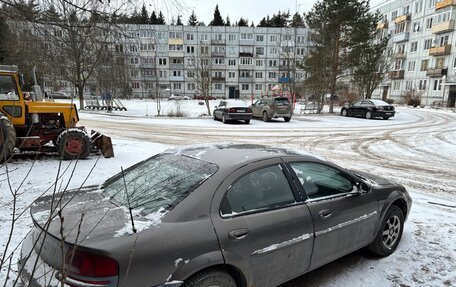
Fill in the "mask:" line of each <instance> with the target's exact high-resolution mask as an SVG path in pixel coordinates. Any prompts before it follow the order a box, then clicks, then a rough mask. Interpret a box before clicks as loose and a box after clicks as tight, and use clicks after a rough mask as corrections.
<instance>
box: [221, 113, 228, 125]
mask: <svg viewBox="0 0 456 287" xmlns="http://www.w3.org/2000/svg"><path fill="white" fill-rule="evenodd" d="M227 121H228V120H227V119H226V117H225V114H223V115H222V122H223V123H224V124H226V123H227Z"/></svg>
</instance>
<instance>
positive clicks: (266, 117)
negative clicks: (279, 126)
mask: <svg viewBox="0 0 456 287" xmlns="http://www.w3.org/2000/svg"><path fill="white" fill-rule="evenodd" d="M263 122H269V116H268V113H267V112H266V111H264V112H263Z"/></svg>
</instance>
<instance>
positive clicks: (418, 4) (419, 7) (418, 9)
mask: <svg viewBox="0 0 456 287" xmlns="http://www.w3.org/2000/svg"><path fill="white" fill-rule="evenodd" d="M422 9H423V2H421V1H418V2H415V13H421V10H422Z"/></svg>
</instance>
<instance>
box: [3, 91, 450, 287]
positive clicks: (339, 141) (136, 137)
mask: <svg viewBox="0 0 456 287" xmlns="http://www.w3.org/2000/svg"><path fill="white" fill-rule="evenodd" d="M125 105H126V106H127V107H128V108H129V110H128V111H127V112H117V111H114V112H113V113H112V114H106V113H105V112H104V111H80V112H79V115H80V117H81V122H80V124H81V125H84V126H86V127H87V128H89V129H95V130H99V131H101V132H103V133H105V134H107V135H110V136H111V137H112V139H113V143H114V150H115V157H114V158H110V159H104V158H98V157H95V156H92V157H90V158H89V159H87V160H84V161H79V162H62V163H61V166H59V164H60V163H59V161H58V158H57V156H55V155H35V154H28V155H18V156H16V157H15V158H14V159H13V161H12V162H10V163H9V164H8V165H4V166H2V168H1V169H0V190H1V197H0V206H1V209H0V222H1V225H0V233H1V234H2V236H1V237H0V250H1V251H0V252H3V250H4V248H5V245H6V244H7V241H8V236H5V235H6V234H9V233H10V231H11V219H12V213H13V211H14V212H15V214H16V216H19V215H20V216H19V218H18V219H17V221H16V222H15V223H16V224H15V225H14V229H13V236H12V238H11V240H12V241H11V243H10V247H9V248H8V252H7V253H6V256H5V258H6V259H7V260H8V259H9V256H10V254H12V253H14V255H13V257H12V262H15V261H16V258H17V256H18V253H17V250H16V252H14V251H15V248H16V247H17V246H19V245H20V243H21V240H22V239H23V238H24V237H25V235H26V234H27V232H28V231H29V229H30V228H31V226H32V222H31V218H30V216H29V214H28V212H27V208H28V206H29V205H30V204H31V203H32V202H33V200H34V199H35V198H37V197H38V196H40V195H41V194H44V193H46V191H48V192H49V190H52V189H53V184H54V183H55V182H57V186H58V187H62V186H66V185H67V184H68V188H73V187H78V186H80V185H90V184H100V183H102V182H103V181H104V180H105V179H106V178H108V177H109V176H111V175H113V174H115V173H117V172H119V171H120V169H121V167H123V168H126V167H128V166H130V165H132V164H134V163H136V162H138V161H140V160H142V159H145V158H147V157H149V156H151V155H154V154H156V153H159V152H161V151H163V150H165V149H166V148H169V147H174V146H182V145H188V144H201V143H214V142H239V143H258V144H267V145H273V146H276V147H287V148H293V149H297V148H298V149H303V150H307V151H309V152H311V153H314V154H316V155H320V156H323V157H325V158H327V159H328V160H330V161H332V162H335V163H337V164H339V165H340V166H342V167H345V168H347V169H352V170H359V171H367V172H370V173H373V174H376V175H381V176H383V177H386V178H388V179H390V180H392V181H394V182H397V183H400V184H403V185H405V186H406V188H407V189H408V190H409V191H410V192H411V194H412V197H413V200H414V203H413V207H412V210H411V213H410V217H409V219H408V221H407V222H406V225H405V230H404V234H403V238H402V242H401V243H400V245H399V247H398V250H397V251H396V252H395V253H394V254H393V255H391V256H389V257H387V258H383V259H378V258H375V257H372V256H371V255H370V254H369V253H367V252H365V251H363V250H361V251H358V252H355V253H353V254H350V255H348V256H345V257H343V258H341V259H339V260H337V261H335V262H333V263H330V264H328V265H326V266H323V267H321V268H320V269H318V270H315V271H313V272H311V273H309V274H306V275H304V276H302V277H300V278H297V279H295V280H293V281H290V282H288V283H286V284H285V285H284V286H287V287H291V286H295V287H300V286H343V285H351V286H402V287H404V286H455V285H456V260H455V258H456V169H455V166H456V164H455V163H456V125H455V123H456V113H454V112H452V111H450V110H431V109H413V108H397V109H396V111H397V114H396V116H395V117H394V118H391V119H390V120H366V119H359V118H345V117H341V116H339V115H338V114H334V115H331V114H327V113H325V114H322V115H301V114H299V107H297V109H296V110H295V111H296V112H297V114H296V115H295V116H293V118H292V120H291V122H289V123H285V122H283V120H281V119H280V120H274V121H271V122H267V123H265V122H262V121H259V120H253V121H251V122H250V124H249V125H245V124H238V123H232V124H227V125H224V124H223V123H221V122H219V121H214V120H213V119H212V118H211V117H209V116H203V117H200V115H203V114H205V113H206V112H207V111H206V110H205V106H201V105H198V102H197V101H193V100H190V101H183V103H182V105H181V106H180V109H182V111H184V113H185V114H186V115H187V116H188V118H168V117H160V118H158V117H156V116H155V115H156V111H155V107H156V106H155V103H154V102H152V101H150V102H147V101H126V102H125ZM163 105H164V106H163V109H164V111H171V110H173V109H174V108H176V103H174V101H170V102H169V103H168V102H167V103H163ZM211 105H212V107H213V106H214V105H216V101H211ZM164 114H165V115H166V114H167V112H164ZM35 157H36V161H33V159H35ZM10 190H12V191H15V190H17V191H18V192H19V194H20V196H19V197H18V202H17V204H16V206H13V205H12V195H11V192H10ZM0 256H3V254H0ZM12 269H13V271H14V270H16V267H15V264H13V268H12ZM7 273H8V272H7V270H6V269H3V270H1V274H0V282H2V283H3V282H4V281H5V280H6V276H7ZM9 276H10V277H11V278H14V277H15V276H14V273H13V274H9ZM7 286H12V282H11V281H9V283H8V284H7Z"/></svg>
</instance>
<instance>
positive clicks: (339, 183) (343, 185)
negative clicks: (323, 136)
mask: <svg viewBox="0 0 456 287" xmlns="http://www.w3.org/2000/svg"><path fill="white" fill-rule="evenodd" d="M291 167H292V168H293V170H294V172H295V173H296V175H297V177H298V179H299V181H300V182H301V184H302V187H303V188H304V191H305V193H306V194H307V196H308V197H309V198H310V199H313V198H320V197H326V196H332V195H338V194H343V193H348V192H351V191H352V190H353V182H352V181H351V180H350V179H348V178H347V177H346V176H345V175H344V174H343V173H342V172H341V171H339V170H337V169H335V168H333V167H330V166H327V165H324V164H320V163H314V162H300V163H291Z"/></svg>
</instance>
